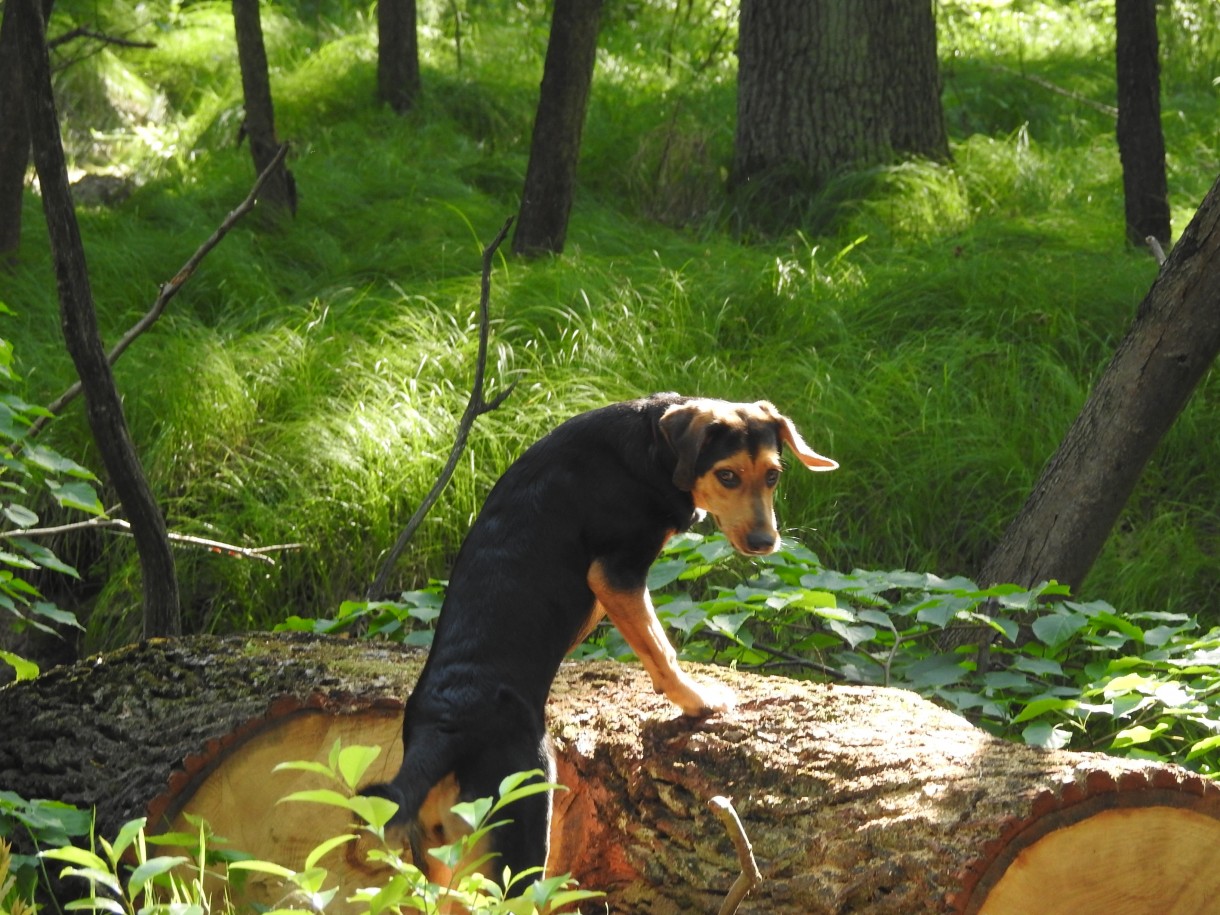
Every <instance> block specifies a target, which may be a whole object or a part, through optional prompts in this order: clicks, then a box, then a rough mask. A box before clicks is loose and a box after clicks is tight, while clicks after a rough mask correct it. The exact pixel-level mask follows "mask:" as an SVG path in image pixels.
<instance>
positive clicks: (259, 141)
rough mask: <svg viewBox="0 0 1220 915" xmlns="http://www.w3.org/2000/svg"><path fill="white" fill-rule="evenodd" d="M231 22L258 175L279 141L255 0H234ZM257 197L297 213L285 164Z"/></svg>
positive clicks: (248, 128) (291, 182) (247, 122)
mask: <svg viewBox="0 0 1220 915" xmlns="http://www.w3.org/2000/svg"><path fill="white" fill-rule="evenodd" d="M233 24H234V28H235V31H236V34H237V59H238V63H239V65H240V66H241V86H242V95H243V97H244V99H245V104H246V120H245V124H244V126H245V131H246V137H247V138H248V139H249V141H250V154H251V155H252V156H253V158H254V173H255V174H256V175H261V174H262V173H263V172H264V171H265V170H266V169H267V166H268V165H270V164H271V162H272V160H273V159H274V158H275V154H276V153H277V152H278V151H279V148H280V143H279V140H277V139H276V136H275V106H274V105H273V103H272V101H271V79H270V77H269V76H268V74H267V49H266V47H265V46H264V44H263V25H262V21H261V19H260V18H259V15H258V0H233ZM259 199H260V201H261V202H264V203H266V204H268V205H269V206H272V207H275V208H278V209H281V210H287V211H288V212H290V213H292V214H294V215H295V214H296V211H297V192H296V182H295V180H294V179H293V177H292V172H290V171H289V170H288V166H287V165H284V164H283V163H281V164H280V166H279V168H277V169H276V170H275V172H274V173H273V174H272V175H271V177H270V178H269V179H268V180H267V183H266V184H265V185H263V192H262V194H261V195H260V198H259Z"/></svg>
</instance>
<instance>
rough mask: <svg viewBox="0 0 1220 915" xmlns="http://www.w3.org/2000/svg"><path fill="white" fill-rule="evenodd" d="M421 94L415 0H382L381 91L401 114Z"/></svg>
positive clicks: (379, 35) (379, 32) (379, 40)
mask: <svg viewBox="0 0 1220 915" xmlns="http://www.w3.org/2000/svg"><path fill="white" fill-rule="evenodd" d="M418 94H419V42H418V37H417V35H416V13H415V0H378V3H377V95H378V97H379V98H380V99H381V100H382V101H383V102H385V103H386V104H388V105H389V106H390V107H391V108H393V109H394V110H395V111H397V112H398V113H399V114H404V113H406V112H408V111H410V110H411V108H412V106H414V104H415V97H416V96H417V95H418Z"/></svg>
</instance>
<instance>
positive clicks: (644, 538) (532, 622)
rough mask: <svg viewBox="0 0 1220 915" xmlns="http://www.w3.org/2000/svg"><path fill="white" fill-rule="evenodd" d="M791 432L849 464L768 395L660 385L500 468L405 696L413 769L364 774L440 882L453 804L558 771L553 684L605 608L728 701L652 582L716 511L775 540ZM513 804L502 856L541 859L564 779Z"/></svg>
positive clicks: (499, 838)
mask: <svg viewBox="0 0 1220 915" xmlns="http://www.w3.org/2000/svg"><path fill="white" fill-rule="evenodd" d="M783 445H787V446H788V448H789V449H790V450H791V451H792V453H793V454H794V455H795V456H796V457H797V459H798V460H799V461H800V462H801V463H802V464H804V466H806V467H808V468H809V469H810V470H833V469H834V468H835V467H837V466H838V465H837V464H836V463H835V462H834V461H832V460H830V459H829V458H825V457H822V456H821V455H819V454H817V453H816V452H814V451H813V450H811V449H810V448H809V447H808V446H807V445H806V444H805V442H804V440H802V438H801V436H800V434H799V433H798V432H797V431H796V428H795V427H794V426H793V424H792V422H791V421H790V420H788V419H787V418H786V417H784V416H781V415H780V413H779V412H778V411H777V410H776V409H775V407H773V406H772V405H771V404H769V403H766V402H759V403H753V404H735V403H726V402H724V401H720V400H706V399H696V398H689V397H681V396H679V395H677V394H655V395H653V396H651V397H646V398H643V399H641V400H635V401H630V402H627V403H618V404H613V405H611V406H608V407H603V408H601V409H598V410H593V411H591V412H588V413H583V414H581V415H579V416H576V417H574V418H572V419H570V420H568V421H567V422H565V423H563V424H562V425H560V426H559V427H558V428H556V429H555V430H554V431H553V432H551V433H550V434H549V435H547V436H545V437H544V438H542V439H541V440H540V441H538V442H537V443H536V444H534V445H533V446H532V447H530V448H529V449H528V450H527V451H526V452H525V454H523V455H522V456H521V458H520V459H518V460H517V462H516V463H514V464H513V465H512V466H511V467H510V468H509V469H508V471H507V472H506V473H505V474H504V476H503V477H501V479H500V481H499V482H498V483H497V484H496V485H495V487H494V488H493V489H492V491H491V494H490V495H489V496H488V498H487V502H486V504H485V505H484V506H483V510H482V512H481V513H480V514H479V517H478V520H477V521H476V522H475V524H474V526H473V527H472V528H471V530H470V533H469V535H468V536H467V538H466V541H465V543H464V544H463V545H462V549H461V551H460V552H459V554H458V557H457V562H456V563H455V565H454V567H453V571H452V575H451V577H450V580H449V588H448V593H447V595H446V597H445V602H444V606H443V608H442V610H441V614H440V618H439V621H438V623H437V628H436V636H435V639H434V641H433V643H432V650H431V653H430V654H429V655H428V660H427V663H426V664H425V666H424V669H423V673H422V674H421V675H420V678H419V682H418V684H417V685H416V687H415V691H414V692H413V693H412V694H411V697H410V699H408V701H407V706H406V714H405V716H404V720H403V751H404V758H403V763H402V768H401V769H400V770H399V772H398V774H397V775H396V776H395V777H394V780H393V781H392V782H390V783H389V784H386V785H378V786H374V787H372V788H369V789H366V792H367V793H370V794H378V795H382V796H385V797H388V798H390V799H392V800H394V801H396V802H398V804H399V811H398V814H397V816H396V818H395V820H396V822H399V823H401V824H402V825H403V826H404V827H405V829H406V832H407V837H408V839H409V841H410V843H411V848H412V854H413V857H414V860H415V862H416V864H417V865H418V866H419V867H421V868H424V869H428V870H430V871H431V873H430V877H431V878H432V879H433V881H434V882H443V881H444V880H447V879H448V877H447V875H443V876H439V877H438V874H437V873H436V871H437V863H436V862H435V861H429V859H428V858H425V857H424V855H425V852H426V851H427V849H429V848H433V847H436V846H438V845H441V844H446V843H448V842H452V841H453V840H454V839H455V838H456V837H457V836H458V835H460V834H461V832H462V826H461V824H460V821H458V820H457V818H456V817H454V816H453V815H452V814H450V812H449V808H450V806H452V804H453V803H455V802H457V801H459V800H469V799H472V798H477V797H490V796H494V795H495V794H496V792H497V790H498V786H499V784H500V780H501V779H502V778H504V776H506V775H509V774H511V773H513V772H519V771H524V770H529V769H541V770H542V771H544V772H547V773H553V772H554V767H553V762H552V759H551V753H550V744H549V741H548V739H547V736H546V726H545V722H544V718H543V712H544V707H545V705H546V700H547V695H548V693H549V692H550V688H551V682H552V680H553V679H554V677H555V674H556V672H557V671H558V669H559V665H560V662H561V661H562V660H563V658H564V655H566V654H567V653H568V651H570V650H571V649H572V648H573V647H574V646H576V645H577V644H579V643H580V642H581V641H582V640H583V639H584V637H585V636H586V635H588V633H589V632H590V631H591V630H592V629H593V627H594V626H595V625H596V624H597V623H598V621H599V620H601V618H602V617H603V616H606V617H609V619H610V620H611V622H613V623H614V625H616V626H617V627H618V629H619V631H620V632H621V633H622V635H623V637H624V638H625V639H626V641H627V644H628V645H630V646H631V649H632V650H633V651H634V652H635V653H636V655H637V656H638V657H639V659H640V661H641V662H642V663H643V665H644V668H645V669H646V670H647V671H648V673H649V675H650V676H651V677H652V682H653V685H654V686H655V687H656V689H657V691H658V692H662V693H664V694H665V695H666V696H668V697H669V698H670V699H671V700H672V701H673V702H674V704H675V705H677V706H678V707H679V708H680V709H681V710H682V712H683V714H685V715H689V716H692V717H704V716H707V715H711V714H714V713H716V712H720V711H724V710H725V709H726V708H728V707H729V705H730V704H731V702H732V699H731V695H730V694H729V693H728V691H727V690H725V689H723V688H721V687H709V686H707V685H701V684H699V683H696V682H695V681H694V680H692V679H690V678H689V677H687V676H686V675H685V674H684V673H683V672H682V671H681V670H680V669H679V667H678V664H677V658H676V656H675V654H674V650H673V648H672V647H671V646H670V644H669V641H668V640H667V639H666V637H665V634H664V632H663V631H662V629H661V626H660V623H659V622H658V620H657V617H656V614H655V612H654V611H653V607H652V601H651V599H650V598H649V595H648V589H647V586H646V583H645V582H646V578H647V575H648V569H649V566H651V565H652V562H653V560H655V559H656V558H657V554H658V553H659V552H660V550H661V547H662V546H663V545H664V544H665V541H666V540H668V539H669V538H670V537H671V536H673V535H674V534H675V533H677V532H679V531H685V530H686V529H687V528H689V527H690V526H691V524H692V523H693V522H694V521H695V520H697V519H698V518H699V517H701V516H702V513H703V512H709V513H711V514H712V515H713V516H714V517H715V519H716V522H717V523H718V524H719V526H720V528H721V530H722V531H724V533H725V535H726V536H727V537H728V539H729V541H730V542H731V543H732V544H733V546H734V547H735V548H736V549H737V550H738V551H740V552H742V553H746V554H751V555H763V554H767V553H771V552H773V551H774V550H775V549H776V548H777V547H778V545H779V534H778V532H777V530H776V526H775V514H774V511H773V509H772V504H771V503H772V496H773V494H774V492H775V485H776V483H777V482H778V480H779V475H780V470H781V465H780V449H781V446H783ZM551 778H552V779H553V774H552V775H551ZM508 813H509V816H510V817H511V823H509V824H508V825H505V826H502V827H500V828H498V829H496V830H494V831H493V832H492V834H491V844H492V846H493V847H492V849H491V851H493V852H495V853H496V855H497V856H498V857H497V858H495V859H494V860H493V862H492V865H491V867H490V868H489V871H490V872H491V873H494V874H497V875H498V874H500V873H502V870H503V868H504V867H508V868H509V869H510V870H511V871H512V872H513V873H517V872H520V871H521V870H524V869H526V868H529V867H540V866H543V865H544V864H545V862H546V857H547V846H548V841H549V827H550V815H551V799H550V795H549V794H540V795H535V796H533V797H530V798H527V799H524V800H521V801H518V802H517V803H515V804H514V805H513V806H512V808H510V810H509V811H508ZM425 862H428V863H427V864H425Z"/></svg>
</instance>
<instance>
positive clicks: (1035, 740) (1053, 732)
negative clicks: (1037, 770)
mask: <svg viewBox="0 0 1220 915" xmlns="http://www.w3.org/2000/svg"><path fill="white" fill-rule="evenodd" d="M1021 739H1022V740H1024V741H1025V743H1026V744H1027V745H1028V746H1031V747H1042V748H1043V749H1044V750H1062V749H1063V748H1064V747H1066V746H1067V745H1068V743H1070V742H1071V739H1072V735H1071V732H1070V731H1068V730H1067V729H1066V728H1062V727H1060V726H1059V725H1052V724H1051V723H1050V722H1048V721H1035V722H1034V723H1033V724H1031V725H1030V726H1029V727H1027V728H1026V729H1025V730H1024V731H1022V732H1021Z"/></svg>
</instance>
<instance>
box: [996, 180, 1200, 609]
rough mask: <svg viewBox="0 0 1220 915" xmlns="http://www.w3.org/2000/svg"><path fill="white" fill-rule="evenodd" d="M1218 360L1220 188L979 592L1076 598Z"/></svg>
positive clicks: (1176, 252)
mask: <svg viewBox="0 0 1220 915" xmlns="http://www.w3.org/2000/svg"><path fill="white" fill-rule="evenodd" d="M1218 352H1220V179H1218V180H1217V182H1216V183H1215V184H1214V185H1212V189H1211V190H1210V191H1209V192H1208V194H1207V197H1206V198H1204V200H1203V203H1202V205H1201V206H1200V207H1199V210H1198V212H1197V213H1196V214H1195V217H1194V219H1193V220H1191V223H1190V225H1189V226H1188V227H1187V229H1186V232H1185V233H1184V234H1183V235H1182V238H1181V240H1180V241H1179V242H1178V244H1177V245H1176V246H1175V247H1174V249H1173V252H1172V253H1171V254H1170V256H1169V259H1168V260H1167V261H1166V262H1165V264H1164V266H1163V267H1162V268H1161V273H1160V275H1159V276H1158V277H1157V279H1156V282H1155V283H1153V285H1152V288H1151V289H1150V290H1149V291H1148V295H1147V296H1145V298H1144V301H1143V302H1142V303H1141V304H1140V307H1139V310H1138V311H1137V312H1136V315H1135V321H1134V322H1133V323H1132V325H1131V329H1130V330H1129V331H1128V332H1127V335H1126V337H1125V338H1124V339H1123V341H1122V342H1121V343H1120V344H1119V346H1118V350H1117V351H1116V352H1115V354H1114V358H1113V360H1112V361H1111V362H1110V365H1109V366H1108V367H1107V368H1106V370H1105V373H1104V374H1103V375H1102V376H1101V379H1100V380H1099V381H1098V383H1097V386H1096V388H1094V390H1093V392H1092V394H1090V396H1089V399H1088V401H1087V402H1086V403H1085V405H1084V408H1083V409H1082V410H1081V411H1080V415H1079V416H1078V417H1077V418H1076V421H1075V423H1073V425H1072V427H1071V429H1069V430H1068V433H1067V436H1066V437H1065V438H1064V440H1063V443H1062V444H1061V445H1060V446H1059V450H1058V451H1057V452H1056V453H1055V455H1054V457H1052V458H1051V460H1050V462H1049V463H1048V464H1047V466H1046V468H1045V470H1043V472H1042V475H1041V477H1040V478H1039V479H1038V482H1037V483H1036V484H1035V485H1034V491H1033V493H1032V494H1031V495H1030V497H1029V500H1028V501H1027V502H1026V503H1025V506H1024V507H1023V508H1022V509H1021V511H1020V513H1019V514H1018V515H1017V517H1016V519H1015V520H1014V521H1013V522H1012V524H1011V525H1010V526H1009V528H1008V530H1007V531H1005V533H1004V535H1003V537H1002V538H1001V540H1000V543H999V545H998V546H997V547H996V549H995V551H994V552H993V553H992V555H991V557H990V558H989V559H988V560H987V562H986V564H985V565H984V567H983V569H982V571H981V572H980V574H979V576H978V578H979V581H980V583H981V584H984V585H991V584H995V583H998V582H1015V583H1016V584H1020V585H1034V584H1037V583H1039V582H1042V581H1046V580H1048V579H1056V580H1058V581H1060V582H1063V583H1065V584H1068V585H1070V586H1071V587H1072V588H1073V589H1074V590H1075V589H1078V588H1079V587H1080V585H1081V583H1082V582H1083V581H1084V579H1085V576H1086V575H1087V574H1088V572H1089V569H1090V568H1091V567H1092V565H1093V562H1094V560H1095V559H1096V558H1097V555H1098V553H1099V552H1100V551H1101V548H1102V546H1103V545H1104V544H1105V541H1106V538H1107V537H1108V536H1109V534H1110V530H1111V528H1112V527H1113V526H1114V522H1115V521H1116V520H1117V518H1118V515H1119V513H1120V512H1121V511H1122V509H1123V506H1124V505H1126V503H1127V499H1128V497H1129V496H1130V495H1131V492H1132V490H1133V489H1134V488H1135V484H1136V481H1137V480H1138V479H1139V476H1140V474H1141V473H1142V472H1143V470H1144V467H1145V465H1146V464H1147V463H1148V460H1149V458H1150V457H1151V456H1152V453H1153V451H1154V450H1155V449H1156V447H1157V445H1158V443H1159V442H1160V441H1161V439H1162V437H1163V436H1164V435H1165V433H1166V432H1168V431H1169V428H1170V427H1171V426H1172V425H1173V422H1174V420H1175V419H1176V418H1177V416H1178V414H1179V413H1180V412H1181V411H1182V408H1183V407H1185V406H1186V402H1187V401H1188V400H1189V398H1190V395H1191V393H1192V392H1193V391H1194V389H1195V386H1196V385H1197V384H1198V383H1199V381H1200V380H1201V379H1202V378H1203V376H1204V375H1205V374H1206V373H1207V371H1208V369H1209V368H1210V367H1211V365H1212V363H1213V361H1214V360H1215V358H1216V354H1217V353H1218ZM1182 495H1183V496H1185V495H1186V494H1185V493H1183V494H1182Z"/></svg>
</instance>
